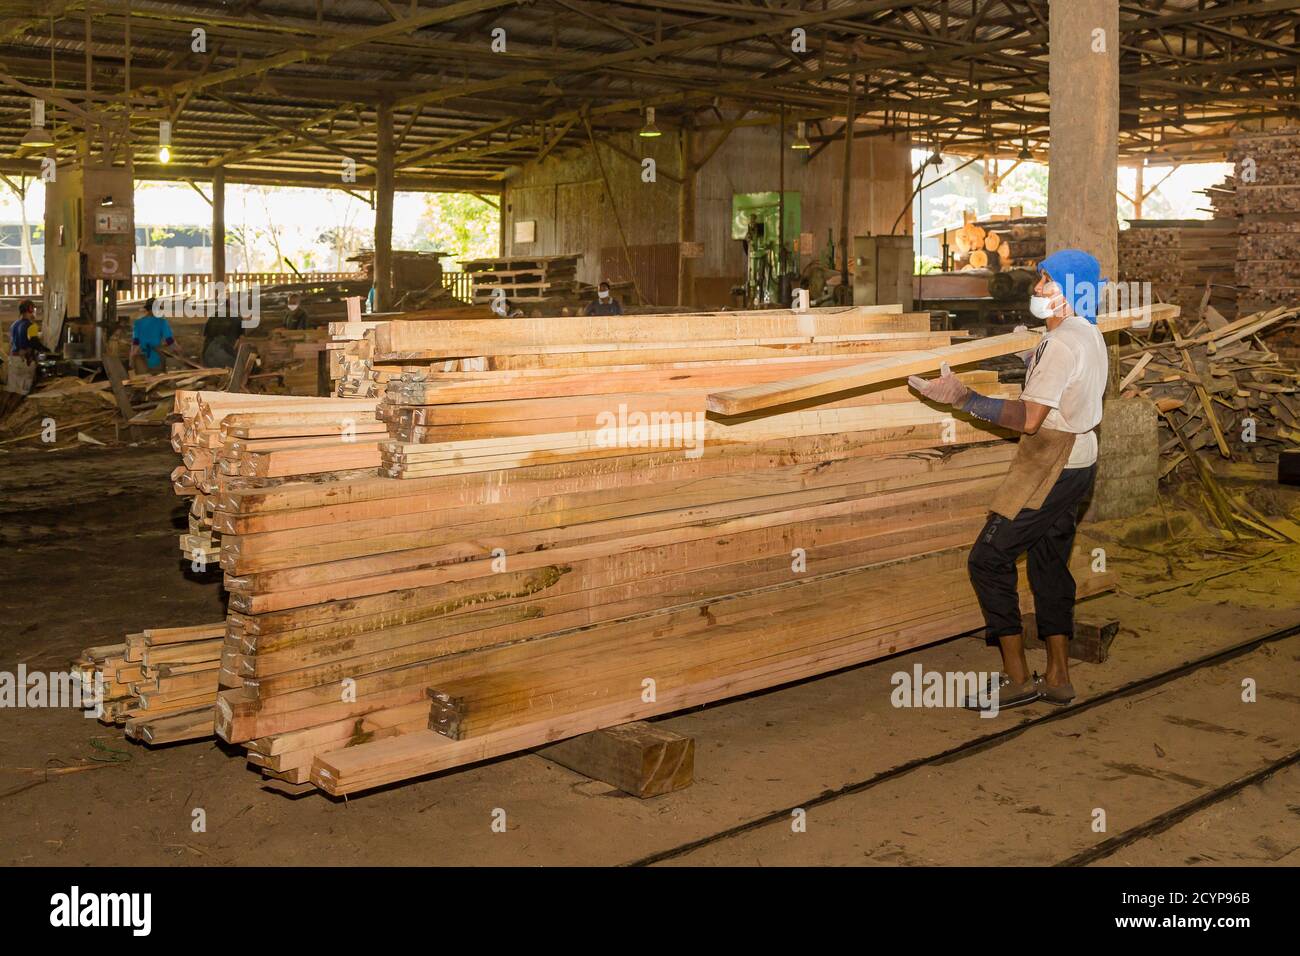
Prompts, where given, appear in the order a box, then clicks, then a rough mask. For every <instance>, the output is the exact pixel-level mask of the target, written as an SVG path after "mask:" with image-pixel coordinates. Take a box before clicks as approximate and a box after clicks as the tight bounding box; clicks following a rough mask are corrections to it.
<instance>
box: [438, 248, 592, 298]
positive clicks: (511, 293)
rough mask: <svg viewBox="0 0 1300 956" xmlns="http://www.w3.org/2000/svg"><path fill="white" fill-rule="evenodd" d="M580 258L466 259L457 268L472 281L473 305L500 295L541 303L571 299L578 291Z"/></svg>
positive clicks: (516, 257) (515, 257)
mask: <svg viewBox="0 0 1300 956" xmlns="http://www.w3.org/2000/svg"><path fill="white" fill-rule="evenodd" d="M580 258H582V257H581V256H579V255H569V256H513V257H510V258H504V259H466V260H464V261H462V262H461V264H460V267H461V269H462V270H463V271H464V272H468V273H469V274H470V276H471V281H472V282H473V288H474V293H473V301H474V304H475V305H487V304H488V303H489V302H491V301H492V298H493V296H495V295H499V294H501V293H504V294H505V297H506V298H507V299H508V300H510V302H511V303H518V304H520V305H525V304H533V305H537V304H542V303H546V302H550V301H552V300H568V299H572V298H573V297H574V296H575V294H576V293H577V291H578V260H579V259H580Z"/></svg>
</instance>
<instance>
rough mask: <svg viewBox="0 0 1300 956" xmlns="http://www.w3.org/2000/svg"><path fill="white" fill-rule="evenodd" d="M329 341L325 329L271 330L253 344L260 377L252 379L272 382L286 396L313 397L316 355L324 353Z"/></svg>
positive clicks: (323, 327)
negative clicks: (259, 368) (255, 348)
mask: <svg viewBox="0 0 1300 956" xmlns="http://www.w3.org/2000/svg"><path fill="white" fill-rule="evenodd" d="M331 325H332V323H331ZM329 339H330V335H329V326H327V325H322V326H318V327H316V328H311V329H285V328H278V329H272V330H271V333H270V335H268V336H267V337H266V338H265V339H264V340H262V341H260V342H258V343H257V350H258V355H259V357H260V358H261V359H262V373H261V374H260V375H258V376H256V377H257V378H259V379H268V378H270V379H274V383H273V384H274V385H275V386H276V387H277V388H278V389H279V390H280V391H281V392H283V394H286V395H316V394H317V388H318V386H319V375H320V373H319V368H320V360H321V359H320V355H321V352H324V351H326V350H327V349H328V347H329Z"/></svg>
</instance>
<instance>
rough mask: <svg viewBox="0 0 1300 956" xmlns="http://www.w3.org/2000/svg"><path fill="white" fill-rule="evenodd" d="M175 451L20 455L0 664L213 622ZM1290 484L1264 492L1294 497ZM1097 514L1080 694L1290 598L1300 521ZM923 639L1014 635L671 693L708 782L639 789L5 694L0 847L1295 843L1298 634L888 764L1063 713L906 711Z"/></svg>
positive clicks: (649, 854)
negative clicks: (412, 776)
mask: <svg viewBox="0 0 1300 956" xmlns="http://www.w3.org/2000/svg"><path fill="white" fill-rule="evenodd" d="M174 457H175V456H174V454H173V453H172V452H171V451H170V449H167V448H165V447H164V446H162V445H157V446H153V447H141V448H130V447H126V448H124V447H103V448H101V447H84V448H73V449H69V450H59V451H54V452H43V451H11V452H8V453H6V454H0V604H2V605H3V620H4V623H5V626H4V627H3V629H0V669H3V670H11V671H12V670H14V669H16V668H17V666H18V665H19V664H20V663H24V664H26V666H27V668H28V670H29V671H32V670H42V671H56V670H62V669H65V668H66V667H67V663H68V660H69V659H70V658H71V657H72V656H73V655H74V654H75V653H76V652H77V651H79V650H80V649H81V648H82V647H85V646H87V645H91V644H99V643H109V642H114V641H120V640H121V637H122V635H123V634H124V633H126V632H128V631H136V630H139V629H140V628H142V627H146V626H149V627H166V626H174V625H185V624H200V623H207V622H212V621H216V620H219V619H220V617H221V616H222V613H223V611H222V592H221V589H220V586H219V583H217V580H216V578H215V576H212V575H209V576H208V577H207V578H206V579H203V578H198V577H195V576H193V575H190V574H189V573H188V568H186V567H185V566H183V565H182V563H181V561H180V559H179V558H178V555H177V545H176V535H177V534H178V533H179V531H180V529H181V527H182V526H183V507H182V505H181V503H180V501H179V500H178V499H177V498H176V497H174V496H173V495H172V493H171V489H170V485H169V483H168V481H167V475H168V473H169V472H170V470H171V468H172V467H173V466H174ZM1261 497H1262V498H1267V499H1272V500H1266V501H1261V500H1260V498H1261ZM1297 498H1300V495H1295V494H1291V493H1288V492H1286V491H1283V490H1277V489H1269V488H1265V487H1258V488H1256V489H1255V491H1254V492H1253V493H1252V501H1253V502H1254V503H1255V504H1256V506H1257V507H1263V506H1273V507H1274V508H1275V509H1278V510H1283V509H1289V510H1291V511H1292V512H1293V513H1294V512H1295V511H1296V510H1300V500H1296V499H1297ZM1170 531H1172V532H1174V537H1173V538H1169V533H1170ZM1089 534H1090V535H1091V539H1090V540H1088V541H1081V545H1080V546H1084V547H1089V548H1091V547H1101V548H1104V550H1105V558H1106V562H1107V565H1108V567H1109V568H1110V569H1112V570H1115V571H1117V572H1118V573H1119V575H1120V579H1121V589H1120V591H1118V592H1117V593H1113V594H1107V595H1104V596H1102V597H1099V598H1096V599H1093V600H1090V601H1088V602H1087V603H1086V605H1084V607H1083V613H1086V614H1087V615H1090V616H1109V617H1114V618H1117V619H1118V620H1119V621H1120V622H1121V631H1120V634H1119V636H1118V637H1117V638H1116V640H1115V643H1114V646H1113V648H1112V650H1111V658H1110V659H1109V660H1108V661H1107V662H1106V663H1104V664H1100V665H1091V664H1079V665H1076V666H1075V668H1074V672H1073V673H1074V681H1075V686H1076V688H1077V689H1078V691H1079V694H1080V700H1081V701H1082V702H1086V701H1087V700H1088V699H1089V698H1095V697H1096V696H1097V695H1099V694H1103V693H1105V692H1107V691H1109V690H1112V689H1114V688H1118V687H1120V686H1122V685H1125V684H1128V683H1130V682H1133V681H1137V680H1140V679H1142V678H1146V677H1149V676H1151V675H1154V674H1158V673H1160V672H1163V671H1166V670H1169V669H1171V668H1175V667H1177V666H1178V665H1180V664H1182V663H1184V662H1186V661H1189V660H1192V659H1194V658H1199V657H1201V656H1203V655H1206V654H1209V653H1211V652H1213V651H1215V650H1218V649H1223V648H1227V647H1230V646H1232V645H1234V644H1238V643H1240V642H1243V641H1245V640H1246V639H1248V638H1251V637H1254V636H1256V635H1260V634H1263V633H1265V632H1270V631H1273V630H1276V629H1279V628H1283V627H1286V626H1289V625H1294V624H1298V623H1300V577H1298V575H1300V546H1296V545H1282V544H1274V543H1268V542H1262V541H1255V542H1245V543H1241V542H1229V541H1223V540H1216V539H1215V538H1213V537H1212V536H1210V535H1208V534H1206V533H1205V532H1204V529H1203V528H1202V527H1200V525H1199V523H1198V522H1196V521H1194V520H1189V519H1188V518H1187V517H1186V516H1185V515H1184V514H1183V513H1181V512H1174V513H1172V514H1169V515H1168V516H1166V515H1164V514H1162V513H1160V512H1157V513H1155V514H1153V515H1149V516H1146V517H1145V518H1144V519H1142V520H1137V521H1130V522H1125V523H1123V524H1122V525H1121V524H1116V523H1111V524H1107V525H1101V526H1094V527H1092V528H1090V529H1089ZM1032 663H1034V664H1035V666H1036V667H1037V668H1038V669H1040V670H1041V669H1042V666H1043V659H1042V654H1041V652H1040V651H1037V650H1036V651H1034V654H1033V656H1032ZM917 664H919V665H920V666H921V667H922V668H923V669H924V670H926V671H932V670H933V671H965V670H993V669H995V668H996V666H997V661H996V654H995V653H994V652H993V651H991V650H989V649H987V648H986V647H985V646H984V644H983V643H982V641H979V640H976V639H972V638H971V637H962V638H955V639H953V640H950V641H947V642H944V643H941V644H937V645H933V646H931V647H927V648H924V649H922V650H920V651H916V652H913V653H909V654H904V655H900V656H898V657H895V658H891V659H888V660H884V661H878V662H875V663H872V664H869V665H865V666H862V667H857V668H852V669H849V670H846V671H842V672H839V673H836V674H833V675H830V676H826V677H823V678H819V679H816V680H811V681H805V682H803V683H800V684H797V685H794V686H789V687H786V688H783V689H780V690H776V691H771V692H767V693H763V694H756V695H752V696H750V697H747V698H744V699H741V700H736V701H731V702H727V703H723V704H718V705H714V706H710V707H704V708H699V709H697V710H693V711H690V712H688V713H685V714H681V715H678V716H675V717H672V718H670V719H668V720H666V721H665V722H664V723H665V725H666V726H668V727H670V728H671V729H673V730H675V731H677V732H678V733H682V734H689V735H692V736H694V738H695V740H696V746H697V751H696V767H695V774H696V779H695V783H694V784H693V785H692V786H691V787H689V788H687V789H686V790H683V791H680V792H678V793H675V794H670V795H667V796H663V797H658V798H655V799H651V800H644V801H642V800H637V799H635V798H631V797H627V796H625V795H623V794H622V793H620V792H618V791H613V790H611V788H610V787H608V786H606V785H604V784H602V783H598V782H595V781H592V780H589V779H587V778H585V777H582V776H580V775H578V774H575V773H573V772H571V771H569V770H566V769H563V768H561V767H559V766H557V765H555V764H552V763H550V762H549V761H547V760H545V759H543V758H541V757H539V756H536V755H533V754H525V755H519V756H514V757H511V758H505V759H500V760H496V761H492V762H489V763H486V764H482V765H478V766H475V767H470V768H468V769H462V770H460V771H457V772H453V773H447V774H442V775H439V776H435V777H430V778H425V779H423V780H418V781H415V782H412V783H408V784H405V785H402V786H397V787H392V788H389V789H385V790H380V791H377V792H374V793H370V794H364V795H361V796H358V797H353V798H351V799H350V800H342V799H339V800H334V799H330V798H326V797H324V796H322V795H321V794H319V793H313V794H310V795H306V796H300V797H289V796H285V795H283V794H280V793H277V792H274V791H272V790H271V789H269V788H266V787H265V786H264V785H263V783H262V781H261V779H260V777H259V776H258V775H257V774H256V773H255V772H253V771H252V770H251V769H250V768H249V767H248V766H247V765H246V764H245V762H244V761H243V760H242V759H241V758H240V757H239V756H238V755H237V754H236V751H235V749H234V748H227V747H224V746H223V745H220V744H218V743H216V742H214V741H204V742H199V743H191V744H181V745H175V746H171V747H166V748H161V749H158V750H150V749H148V748H145V747H143V746H140V745H136V744H131V743H127V742H126V741H124V739H123V738H122V735H121V733H120V732H119V731H117V730H115V729H113V728H107V727H104V726H103V725H101V724H99V723H98V722H97V721H94V720H88V719H86V718H84V717H83V716H81V715H80V713H78V712H75V711H71V710H66V709H65V710H50V709H26V708H18V709H4V710H0V863H3V864H7V865H14V864H19V865H22V864H100V865H105V864H191V865H200V866H207V865H218V864H235V865H275V864H312V863H320V864H352V863H356V864H361V863H364V864H521V865H567V864H619V863H629V862H637V861H654V862H662V863H675V864H726V865H781V864H831V865H852V864H859V865H900V864H901V865H906V864H991V865H1008V864H1048V863H1054V862H1059V861H1063V860H1067V859H1069V858H1071V857H1073V856H1075V855H1076V854H1080V853H1082V852H1085V851H1088V850H1089V849H1090V848H1095V847H1098V846H1099V845H1102V844H1103V842H1104V841H1107V840H1115V839H1116V838H1117V837H1123V839H1121V840H1120V841H1119V844H1120V845H1117V846H1116V848H1115V849H1114V852H1113V853H1110V854H1109V855H1107V856H1105V857H1104V858H1103V859H1101V860H1099V861H1098V865H1114V866H1141V865H1151V864H1191V865H1194V864H1198V863H1206V864H1219V865H1223V864H1284V865H1285V864H1291V865H1295V864H1297V863H1300V852H1297V848H1300V800H1298V799H1297V796H1296V795H1297V794H1298V793H1300V767H1297V766H1296V765H1295V764H1294V763H1293V764H1291V765H1290V766H1289V767H1284V768H1282V769H1279V770H1278V771H1277V772H1276V773H1275V774H1273V775H1272V776H1269V777H1267V778H1266V779H1262V780H1260V781H1258V782H1251V779H1252V775H1253V774H1255V773H1256V772H1257V771H1259V770H1260V769H1261V768H1265V767H1268V766H1269V765H1271V764H1274V763H1277V762H1279V761H1283V760H1284V759H1285V758H1287V757H1288V756H1289V755H1292V754H1294V752H1295V751H1296V749H1297V743H1298V741H1300V731H1297V729H1296V728H1297V727H1300V636H1296V637H1289V638H1285V639H1281V640H1277V641H1273V642H1270V643H1266V644H1262V645H1260V646H1259V647H1258V648H1256V649H1253V650H1251V651H1249V652H1247V653H1244V654H1241V655H1239V656H1235V657H1231V658H1229V659H1226V660H1223V661H1221V662H1219V663H1217V664H1213V665H1210V666H1205V667H1200V668H1196V669H1192V670H1189V671H1188V672H1187V673H1185V674H1182V675H1178V676H1175V677H1173V678H1172V679H1170V680H1169V681H1167V682H1165V683H1162V684H1160V685H1158V686H1152V687H1150V688H1144V689H1142V690H1140V691H1138V692H1136V693H1131V694H1127V695H1125V696H1121V697H1117V698H1114V699H1107V700H1104V701H1103V702H1100V703H1098V704H1097V705H1096V706H1093V707H1083V708H1080V709H1079V710H1078V711H1077V713H1076V712H1070V711H1067V712H1066V713H1063V714H1061V715H1060V716H1059V717H1058V718H1056V719H1053V720H1050V721H1047V722H1044V723H1035V724H1034V725H1033V726H1030V727H1028V728H1027V729H1025V730H1024V732H1023V733H1019V734H1016V735H1006V736H1004V737H1001V738H999V739H998V740H997V741H994V742H991V743H990V745H989V746H987V747H984V748H983V749H979V750H977V751H975V752H969V751H968V752H964V753H962V754H959V755H954V756H953V757H952V758H950V759H947V760H944V761H930V762H925V763H921V764H919V765H918V766H916V767H915V768H913V769H911V770H908V771H907V772H900V773H896V774H894V775H892V776H890V777H888V778H887V779H883V780H874V779H873V778H875V777H876V775H878V774H881V773H883V772H885V771H888V770H890V769H891V768H898V767H901V766H903V765H906V764H908V763H909V761H916V760H921V759H924V758H927V757H930V756H932V755H936V754H940V753H942V752H944V751H947V750H949V749H951V748H954V747H957V746H959V745H961V744H963V743H966V742H968V741H972V740H974V739H976V738H981V737H986V736H988V735H990V734H995V733H997V732H999V731H1002V730H1005V729H1007V728H1010V727H1014V726H1016V725H1018V724H1021V723H1024V722H1028V721H1033V720H1035V719H1036V718H1040V717H1042V716H1044V715H1045V714H1047V713H1049V712H1054V709H1053V708H1051V707H1049V705H1046V704H1035V705H1031V706H1029V707H1026V708H1022V709H1018V710H1014V711H1008V712H1003V713H1002V714H1000V715H999V716H998V717H996V718H994V719H992V720H987V719H983V718H980V717H978V716H976V715H975V714H973V713H970V712H968V711H965V710H961V709H957V708H952V707H939V708H896V707H894V706H893V704H892V703H891V694H892V692H893V690H894V685H893V683H892V680H891V678H892V677H893V675H895V674H896V673H898V672H907V673H911V672H912V671H913V668H914V666H915V665H917ZM1243 682H1246V683H1245V685H1243ZM1243 686H1245V687H1246V688H1247V689H1249V688H1250V687H1251V686H1253V687H1254V688H1256V691H1257V693H1256V696H1255V698H1254V700H1253V701H1247V700H1243V696H1249V694H1244V693H1243ZM1243 779H1244V780H1246V781H1247V783H1246V784H1245V785H1243V786H1241V787H1240V788H1239V789H1237V790H1236V791H1235V792H1232V793H1231V794H1229V795H1227V796H1226V797H1224V798H1223V799H1217V795H1218V791H1219V789H1220V788H1222V787H1224V785H1225V784H1229V783H1231V782H1233V781H1238V782H1240V781H1242V780H1243ZM1198 798H1204V802H1205V803H1206V805H1205V806H1200V807H1199V808H1198V807H1197V806H1196V805H1195V804H1194V803H1193V802H1194V801H1197V800H1198ZM1189 804H1193V805H1192V807H1191V808H1190V809H1189V808H1188V805H1189ZM1177 808H1183V810H1182V812H1181V813H1179V814H1177V815H1175V816H1173V817H1170V818H1169V819H1168V820H1167V822H1168V824H1169V825H1168V826H1164V827H1157V828H1155V829H1156V830H1158V832H1152V833H1149V834H1142V833H1138V834H1137V835H1136V836H1134V835H1133V834H1134V831H1135V828H1139V827H1142V826H1143V825H1144V824H1146V823H1148V822H1149V821H1153V820H1160V819H1161V818H1162V817H1163V816H1164V815H1166V814H1169V813H1170V812H1171V811H1174V810H1176V809H1177ZM200 809H201V810H202V811H203V815H204V816H205V817H206V828H204V829H202V830H197V829H196V827H195V826H194V825H193V822H194V819H195V811H196V810H200ZM498 809H500V810H504V811H505V814H506V821H507V828H506V831H505V832H504V833H501V832H494V830H493V828H492V822H493V818H494V817H493V815H494V811H497V810H498ZM1099 821H1104V823H1103V822H1099ZM746 824H753V825H752V826H745V825H746ZM1102 825H1104V829H1099V826H1102ZM1125 835H1128V836H1125ZM1129 837H1132V839H1129Z"/></svg>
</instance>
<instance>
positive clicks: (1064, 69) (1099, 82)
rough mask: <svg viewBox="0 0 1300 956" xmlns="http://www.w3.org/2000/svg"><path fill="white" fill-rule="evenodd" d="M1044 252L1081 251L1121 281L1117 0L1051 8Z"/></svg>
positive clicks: (1075, 1)
mask: <svg viewBox="0 0 1300 956" xmlns="http://www.w3.org/2000/svg"><path fill="white" fill-rule="evenodd" d="M1048 37H1049V40H1048V57H1047V62H1048V93H1049V96H1050V97H1051V120H1050V121H1051V140H1050V145H1049V152H1050V165H1049V173H1050V175H1049V179H1048V187H1047V251H1048V252H1049V253H1051V252H1055V251H1056V250H1057V249H1064V248H1067V247H1071V246H1073V247H1076V248H1079V249H1086V250H1087V251H1088V252H1091V253H1092V254H1093V255H1094V256H1096V257H1097V259H1098V260H1099V261H1100V262H1101V274H1102V276H1103V277H1105V278H1109V279H1114V278H1117V276H1118V268H1117V261H1116V260H1117V248H1116V247H1117V243H1118V241H1119V230H1118V225H1117V220H1116V216H1117V214H1118V210H1117V207H1116V192H1115V191H1116V188H1117V187H1118V181H1117V176H1116V154H1117V152H1118V141H1119V41H1120V35H1119V0H1070V2H1069V3H1053V4H1052V5H1051V6H1050V7H1049V22H1048Z"/></svg>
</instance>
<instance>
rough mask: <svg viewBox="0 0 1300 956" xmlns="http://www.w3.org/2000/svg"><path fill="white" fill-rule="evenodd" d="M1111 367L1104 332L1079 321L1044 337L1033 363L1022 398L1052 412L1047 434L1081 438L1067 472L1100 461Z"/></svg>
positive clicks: (1046, 423)
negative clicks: (1099, 441)
mask: <svg viewBox="0 0 1300 956" xmlns="http://www.w3.org/2000/svg"><path fill="white" fill-rule="evenodd" d="M1108 364H1109V363H1108V361H1107V355H1106V341H1105V339H1104V338H1102V334H1101V331H1100V330H1099V329H1098V328H1097V327H1096V326H1095V325H1093V324H1092V323H1091V322H1089V321H1088V320H1087V319H1084V318H1080V317H1079V316H1077V315H1072V316H1070V317H1069V318H1067V319H1066V320H1065V321H1064V322H1062V323H1061V324H1060V325H1058V326H1057V327H1056V328H1055V329H1053V330H1052V331H1050V332H1047V333H1045V334H1044V335H1043V340H1042V341H1041V342H1039V343H1038V348H1037V349H1035V350H1034V356H1033V358H1032V359H1030V362H1029V372H1028V373H1027V374H1026V376H1025V387H1024V390H1023V391H1022V392H1021V393H1020V397H1021V398H1022V399H1024V400H1025V401H1028V402H1035V403H1037V404H1039V405H1046V406H1047V407H1048V408H1050V409H1051V411H1050V412H1048V413H1047V418H1045V419H1044V420H1043V427H1044V428H1051V429H1053V430H1054V431H1062V432H1073V433H1074V434H1076V435H1078V436H1079V437H1078V438H1076V439H1075V440H1074V450H1073V451H1071V452H1070V459H1069V461H1067V462H1066V463H1065V467H1066V468H1086V467H1088V466H1089V465H1091V464H1093V463H1094V462H1095V461H1096V460H1097V433H1096V432H1095V431H1094V430H1093V429H1095V428H1096V427H1097V425H1098V424H1099V423H1100V422H1101V401H1102V397H1103V396H1104V395H1105V394H1106V378H1107V372H1108Z"/></svg>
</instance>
